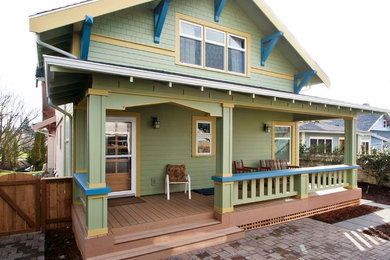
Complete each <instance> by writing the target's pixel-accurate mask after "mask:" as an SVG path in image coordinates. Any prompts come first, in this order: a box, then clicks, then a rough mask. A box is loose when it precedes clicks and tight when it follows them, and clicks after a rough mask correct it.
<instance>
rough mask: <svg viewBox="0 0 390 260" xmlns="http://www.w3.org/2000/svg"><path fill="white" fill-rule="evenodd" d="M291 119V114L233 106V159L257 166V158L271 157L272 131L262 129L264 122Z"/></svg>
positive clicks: (269, 122)
mask: <svg viewBox="0 0 390 260" xmlns="http://www.w3.org/2000/svg"><path fill="white" fill-rule="evenodd" d="M272 121H286V122H291V121H292V115H291V114H286V113H279V112H270V111H260V110H251V109H244V108H235V109H234V113H233V161H235V160H243V161H244V165H245V166H251V167H258V166H259V160H261V159H271V156H272V155H271V146H272V132H270V133H266V132H264V130H263V125H264V123H267V124H268V125H271V122H272Z"/></svg>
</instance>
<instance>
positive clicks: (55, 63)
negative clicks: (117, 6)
mask: <svg viewBox="0 0 390 260" xmlns="http://www.w3.org/2000/svg"><path fill="white" fill-rule="evenodd" d="M44 65H45V71H46V75H45V77H46V82H47V85H48V86H47V87H48V90H49V91H48V95H49V97H50V98H52V100H53V101H56V103H55V104H56V105H61V104H65V103H63V102H65V101H70V100H73V102H74V101H75V100H78V99H79V98H80V96H78V95H79V94H80V88H78V87H76V86H75V85H74V84H78V83H81V84H82V87H81V88H83V89H82V90H83V91H85V89H86V88H87V87H89V85H88V84H87V83H88V82H90V80H89V79H90V77H91V75H92V73H102V74H110V75H119V76H126V77H129V78H130V77H133V78H141V79H147V80H155V81H162V82H171V83H175V84H182V85H188V86H196V87H199V89H202V88H210V89H215V90H221V91H228V92H229V93H230V92H237V93H243V94H249V95H252V96H253V97H254V98H255V96H263V97H271V98H273V99H274V100H275V101H276V100H277V99H283V100H290V101H291V102H292V103H295V101H300V102H304V103H306V104H309V105H312V103H313V104H320V105H323V106H324V107H327V106H332V107H338V108H339V109H340V108H344V109H346V108H347V109H349V110H350V111H354V112H355V113H389V111H388V110H386V109H382V108H376V107H371V106H366V105H358V104H353V103H347V102H344V101H338V100H332V99H325V98H320V97H314V96H306V95H301V94H293V93H290V92H283V91H277V90H271V89H265V88H259V87H255V86H250V85H241V84H234V83H230V82H225V81H217V80H210V79H206V78H199V77H191V76H187V75H182V74H174V73H167V72H164V71H157V70H148V69H143V68H136V67H126V66H118V65H113V64H107V63H100V62H93V61H84V60H78V59H71V58H63V57H55V56H47V55H44ZM74 77H78V78H79V82H78V83H75V80H74V79H73V78H74ZM56 78H57V79H59V80H58V81H57V80H56ZM76 81H77V80H76ZM54 88H61V90H59V89H56V90H54ZM53 90H54V92H52V91H53ZM57 90H58V92H61V91H65V94H59V93H55V92H56V91H57ZM83 91H81V92H82V93H81V94H82V95H83V94H84V92H83ZM300 117H303V115H296V120H297V121H298V120H301V119H300ZM304 119H310V118H308V117H307V116H305V118H304ZM315 119H318V117H317V116H315ZM302 120H303V119H302Z"/></svg>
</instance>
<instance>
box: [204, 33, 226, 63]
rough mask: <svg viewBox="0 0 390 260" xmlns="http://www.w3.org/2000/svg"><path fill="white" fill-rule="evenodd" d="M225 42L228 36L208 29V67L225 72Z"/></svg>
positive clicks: (206, 44)
mask: <svg viewBox="0 0 390 260" xmlns="http://www.w3.org/2000/svg"><path fill="white" fill-rule="evenodd" d="M225 41H226V34H225V33H224V32H220V31H217V30H214V29H210V28H206V43H205V49H206V64H205V65H206V67H207V68H212V69H218V70H225V53H226V51H225Z"/></svg>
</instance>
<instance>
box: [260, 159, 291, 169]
mask: <svg viewBox="0 0 390 260" xmlns="http://www.w3.org/2000/svg"><path fill="white" fill-rule="evenodd" d="M294 168H299V166H293V165H288V164H287V161H286V160H260V171H274V170H286V169H294Z"/></svg>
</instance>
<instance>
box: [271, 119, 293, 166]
mask: <svg viewBox="0 0 390 260" xmlns="http://www.w3.org/2000/svg"><path fill="white" fill-rule="evenodd" d="M277 127H288V128H289V129H290V137H288V138H287V137H276V136H275V130H276V128H277ZM292 128H293V126H292V125H283V124H275V125H274V128H273V129H274V130H273V143H274V152H273V156H274V158H275V156H276V154H275V152H276V145H275V143H276V142H275V141H276V140H289V141H290V142H289V147H288V149H289V151H288V157H289V158H288V161H287V164H291V161H292V154H291V153H292V131H293V129H292ZM275 159H276V158H275Z"/></svg>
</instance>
